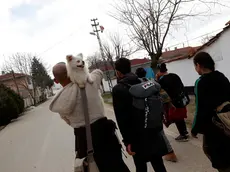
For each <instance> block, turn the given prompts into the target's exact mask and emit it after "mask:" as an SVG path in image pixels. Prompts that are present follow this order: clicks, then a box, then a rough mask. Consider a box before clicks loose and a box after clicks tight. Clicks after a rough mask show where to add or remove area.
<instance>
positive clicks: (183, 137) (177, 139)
mask: <svg viewBox="0 0 230 172" xmlns="http://www.w3.org/2000/svg"><path fill="white" fill-rule="evenodd" d="M175 140H176V141H178V142H187V141H188V136H181V135H179V136H178V137H177V138H175Z"/></svg>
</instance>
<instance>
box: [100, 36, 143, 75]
mask: <svg viewBox="0 0 230 172" xmlns="http://www.w3.org/2000/svg"><path fill="white" fill-rule="evenodd" d="M138 50H139V49H138V48H137V47H136V46H132V45H131V44H130V43H126V44H125V43H124V41H123V39H122V38H121V36H120V35H119V34H118V33H114V34H110V36H109V39H108V41H104V42H103V51H104V55H105V57H104V59H103V60H104V61H106V62H108V63H109V64H110V66H111V67H112V68H113V70H114V71H115V64H114V61H115V60H118V59H119V58H128V57H129V56H130V55H132V54H133V53H135V52H137V51H138Z"/></svg>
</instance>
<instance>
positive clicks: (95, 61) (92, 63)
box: [86, 52, 102, 69]
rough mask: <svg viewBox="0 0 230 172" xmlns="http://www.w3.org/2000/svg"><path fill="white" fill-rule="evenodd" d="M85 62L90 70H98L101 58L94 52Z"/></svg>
mask: <svg viewBox="0 0 230 172" xmlns="http://www.w3.org/2000/svg"><path fill="white" fill-rule="evenodd" d="M86 61H87V63H88V67H89V68H90V69H99V68H100V65H101V63H102V59H101V56H100V54H99V53H98V52H95V53H94V54H93V55H90V56H88V57H87V59H86Z"/></svg>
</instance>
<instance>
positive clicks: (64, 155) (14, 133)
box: [0, 101, 215, 172]
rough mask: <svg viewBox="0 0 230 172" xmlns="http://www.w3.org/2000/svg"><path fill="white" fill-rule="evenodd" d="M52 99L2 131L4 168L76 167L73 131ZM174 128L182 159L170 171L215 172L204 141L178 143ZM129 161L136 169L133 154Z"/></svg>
mask: <svg viewBox="0 0 230 172" xmlns="http://www.w3.org/2000/svg"><path fill="white" fill-rule="evenodd" d="M49 103H50V101H47V102H46V103H44V104H42V105H40V106H38V107H36V108H34V109H32V110H30V111H29V112H27V113H26V114H25V115H24V116H22V117H21V118H19V119H18V120H17V121H14V122H13V123H11V124H10V125H8V126H7V127H6V128H5V129H3V130H2V131H0V172H72V171H73V159H74V135H73V131H72V129H71V128H70V127H69V126H67V125H66V124H65V123H64V122H63V121H62V120H60V118H59V116H58V115H57V114H53V113H51V112H49V110H48V105H49ZM106 111H107V114H108V117H109V118H114V115H113V111H112V109H111V108H110V107H109V106H107V108H106ZM174 130H175V129H174V128H171V129H170V130H166V133H167V135H168V138H169V139H170V140H171V142H172V145H173V147H174V149H175V151H176V153H177V154H178V157H179V160H180V161H179V162H178V163H169V162H165V164H166V166H167V169H168V172H214V171H215V170H213V169H212V168H211V165H210V163H209V161H208V160H207V158H206V157H205V156H204V155H203V152H202V150H201V143H200V142H199V141H196V140H192V141H190V142H188V143H176V142H175V141H174V139H173V136H175V135H176V134H175V132H174ZM125 161H126V162H127V164H128V166H129V167H130V169H131V171H132V172H134V171H135V170H134V169H135V168H134V166H133V162H132V158H130V157H129V158H128V159H125ZM149 171H152V170H151V169H150V170H149Z"/></svg>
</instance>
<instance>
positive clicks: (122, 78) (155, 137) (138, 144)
mask: <svg viewBox="0 0 230 172" xmlns="http://www.w3.org/2000/svg"><path fill="white" fill-rule="evenodd" d="M115 69H116V75H117V78H118V83H117V85H116V86H114V88H113V91H112V97H113V107H114V112H115V116H116V119H117V123H118V126H119V129H120V132H121V134H122V137H123V142H124V144H125V146H126V150H127V152H128V154H129V155H131V156H133V159H134V163H135V166H136V172H147V162H151V164H152V166H153V168H154V170H155V172H166V168H165V166H164V163H163V159H162V156H164V155H165V154H167V147H166V145H165V142H164V139H163V136H162V135H161V131H162V129H163V128H161V129H159V130H158V129H157V130H156V129H145V128H144V124H145V121H144V119H145V113H144V111H143V113H142V111H141V112H140V110H137V109H136V108H135V107H134V106H133V104H132V99H133V97H132V95H131V94H130V93H129V88H130V86H132V85H136V84H139V83H141V81H140V80H139V78H138V77H137V76H136V75H135V74H134V73H132V72H131V63H130V61H129V59H126V58H120V59H118V60H117V61H116V62H115Z"/></svg>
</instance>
